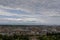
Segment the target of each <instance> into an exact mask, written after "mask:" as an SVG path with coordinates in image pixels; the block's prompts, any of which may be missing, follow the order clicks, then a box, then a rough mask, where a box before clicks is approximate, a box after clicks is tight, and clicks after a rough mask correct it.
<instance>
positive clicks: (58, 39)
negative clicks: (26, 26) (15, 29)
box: [0, 33, 60, 40]
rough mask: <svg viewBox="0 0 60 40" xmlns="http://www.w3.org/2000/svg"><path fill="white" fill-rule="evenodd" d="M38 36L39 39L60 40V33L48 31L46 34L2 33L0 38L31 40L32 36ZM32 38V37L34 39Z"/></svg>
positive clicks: (3, 39) (1, 39)
mask: <svg viewBox="0 0 60 40" xmlns="http://www.w3.org/2000/svg"><path fill="white" fill-rule="evenodd" d="M34 36H35V37H36V39H37V40H60V33H47V34H46V35H18V34H13V35H2V34H0V40H30V38H31V37H33V38H34ZM33 38H32V39H33Z"/></svg>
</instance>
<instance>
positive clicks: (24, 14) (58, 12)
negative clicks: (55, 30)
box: [0, 0, 60, 25]
mask: <svg viewBox="0 0 60 40" xmlns="http://www.w3.org/2000/svg"><path fill="white" fill-rule="evenodd" d="M0 24H20V25H21V24H23V25H24V24H25V25H32V24H33V25H34V24H35V25H40V24H44V25H60V0H0Z"/></svg>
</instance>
